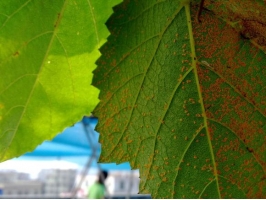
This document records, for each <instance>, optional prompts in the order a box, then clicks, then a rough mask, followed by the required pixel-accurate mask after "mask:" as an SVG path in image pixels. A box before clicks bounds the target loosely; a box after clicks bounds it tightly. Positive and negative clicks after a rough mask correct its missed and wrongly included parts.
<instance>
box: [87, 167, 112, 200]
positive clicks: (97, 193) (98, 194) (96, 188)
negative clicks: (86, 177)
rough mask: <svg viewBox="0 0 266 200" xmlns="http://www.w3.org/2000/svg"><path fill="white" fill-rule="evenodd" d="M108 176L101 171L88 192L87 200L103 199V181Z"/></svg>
mask: <svg viewBox="0 0 266 200" xmlns="http://www.w3.org/2000/svg"><path fill="white" fill-rule="evenodd" d="M107 176H108V172H107V171H102V172H100V173H99V176H98V180H97V182H95V183H94V184H92V185H91V186H90V188H89V191H88V198H89V199H104V193H105V186H104V181H105V179H106V178H107Z"/></svg>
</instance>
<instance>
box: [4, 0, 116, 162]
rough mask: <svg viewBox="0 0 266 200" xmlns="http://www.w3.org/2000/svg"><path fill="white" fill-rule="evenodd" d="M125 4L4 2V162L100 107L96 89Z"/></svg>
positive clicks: (65, 0) (93, 0) (88, 0)
mask: <svg viewBox="0 0 266 200" xmlns="http://www.w3.org/2000/svg"><path fill="white" fill-rule="evenodd" d="M116 3H119V1H112V3H111V1H110V2H107V3H106V2H105V3H100V2H99V1H96V0H79V1H74V0H58V1H52V0H48V1H38V0H12V1H1V3H0V71H1V79H0V138H1V142H0V152H1V154H0V160H1V161H3V160H7V159H10V158H13V157H16V156H19V155H21V154H23V153H25V152H28V151H32V150H33V149H34V148H35V147H36V146H37V145H38V144H40V143H41V142H43V141H44V140H49V139H52V138H53V137H54V136H55V135H56V134H58V133H59V132H61V131H63V129H64V128H65V127H67V126H70V125H73V124H74V123H75V122H77V121H78V120H80V119H81V117H82V116H83V115H89V114H90V113H91V111H92V110H93V108H94V107H95V105H96V104H97V103H98V98H97V96H98V90H97V89H96V88H94V87H93V86H90V84H91V80H92V70H93V69H94V68H95V64H94V63H95V61H96V60H97V58H98V57H99V56H100V53H99V52H98V50H97V49H98V48H99V47H100V46H101V45H102V44H103V43H104V41H105V38H106V37H107V36H108V34H109V32H108V30H107V28H106V27H105V25H104V23H105V21H106V20H107V19H108V17H109V15H111V13H112V9H111V8H112V6H114V5H115V4H116Z"/></svg>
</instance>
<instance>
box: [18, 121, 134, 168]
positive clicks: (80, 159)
mask: <svg viewBox="0 0 266 200" xmlns="http://www.w3.org/2000/svg"><path fill="white" fill-rule="evenodd" d="M96 124H97V118H94V117H84V118H83V119H82V121H81V122H78V123H76V124H75V125H74V126H72V127H69V128H67V129H65V130H64V131H63V132H62V133H61V134H58V135H57V136H56V137H55V138H54V139H53V140H52V141H45V142H43V143H42V144H41V145H39V146H38V147H37V148H36V149H35V150H34V151H33V152H31V153H26V154H25V155H23V156H21V157H19V158H18V159H20V160H50V159H58V160H66V161H69V162H74V163H76V164H79V165H80V166H85V165H86V163H87V162H88V159H89V158H91V157H94V158H95V159H93V160H92V161H91V166H90V167H97V162H96V160H98V157H99V155H100V152H101V145H100V144H99V143H98V138H99V133H97V132H96V131H94V129H95V126H96ZM100 166H101V169H105V170H130V165H129V163H123V164H120V165H116V164H115V163H111V164H100Z"/></svg>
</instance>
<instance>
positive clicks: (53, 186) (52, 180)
mask: <svg viewBox="0 0 266 200" xmlns="http://www.w3.org/2000/svg"><path fill="white" fill-rule="evenodd" d="M75 178H76V170H73V169H68V170H62V169H61V170H60V169H45V170H42V171H41V172H40V174H39V180H41V181H42V182H43V183H44V187H43V194H44V196H45V197H54V198H55V197H59V196H61V195H62V194H64V193H69V192H70V191H71V190H72V188H73V186H74V184H75Z"/></svg>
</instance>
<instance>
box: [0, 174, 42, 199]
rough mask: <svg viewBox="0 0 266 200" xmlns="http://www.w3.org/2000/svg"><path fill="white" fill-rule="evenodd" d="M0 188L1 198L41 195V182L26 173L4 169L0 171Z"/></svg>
mask: <svg viewBox="0 0 266 200" xmlns="http://www.w3.org/2000/svg"><path fill="white" fill-rule="evenodd" d="M0 188H1V195H3V196H2V197H3V198H5V197H6V198H10V197H12V198H27V197H35V196H36V197H37V196H40V195H42V190H43V184H42V182H40V181H37V180H35V181H33V180H30V175H29V174H27V173H21V172H16V171H14V170H6V171H1V172H0Z"/></svg>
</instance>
